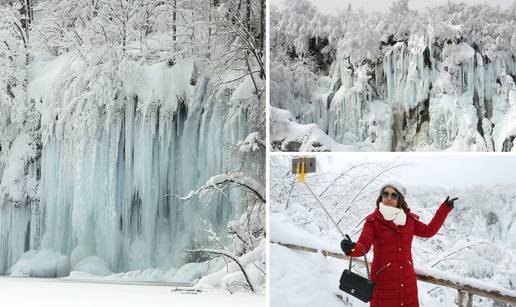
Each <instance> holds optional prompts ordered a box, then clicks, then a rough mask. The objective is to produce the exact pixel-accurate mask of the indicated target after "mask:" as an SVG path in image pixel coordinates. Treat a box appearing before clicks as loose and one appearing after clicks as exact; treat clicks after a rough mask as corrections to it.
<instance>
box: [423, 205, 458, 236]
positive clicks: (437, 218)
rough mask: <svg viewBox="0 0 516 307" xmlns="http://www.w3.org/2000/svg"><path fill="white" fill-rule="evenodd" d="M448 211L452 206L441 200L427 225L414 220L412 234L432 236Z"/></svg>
mask: <svg viewBox="0 0 516 307" xmlns="http://www.w3.org/2000/svg"><path fill="white" fill-rule="evenodd" d="M450 211H452V208H450V207H449V205H447V204H446V202H443V203H442V204H441V206H440V207H439V209H437V212H436V213H435V215H434V217H433V218H432V220H431V221H430V223H429V224H428V225H426V224H425V223H422V222H420V221H418V220H415V221H414V222H415V228H414V235H416V236H418V237H423V238H430V237H432V236H434V235H435V234H436V233H437V232H438V231H439V229H440V228H441V226H442V225H443V223H444V220H446V217H447V216H448V213H450Z"/></svg>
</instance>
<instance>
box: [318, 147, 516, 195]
mask: <svg viewBox="0 0 516 307" xmlns="http://www.w3.org/2000/svg"><path fill="white" fill-rule="evenodd" d="M391 161H397V162H399V163H409V164H410V165H409V166H403V167H401V168H399V169H396V171H394V172H392V173H390V175H389V176H391V178H389V179H393V180H397V181H399V182H402V183H404V184H406V185H409V186H410V185H418V184H424V185H432V186H443V187H458V188H463V187H467V186H471V185H478V184H480V185H492V184H515V185H516V176H515V174H516V156H514V155H510V154H505V155H503V154H502V155H500V154H482V155H478V154H443V153H433V154H419V153H418V154H413V153H412V154H399V153H360V154H357V153H341V154H332V155H331V156H330V155H324V156H317V164H318V166H319V167H318V172H319V171H320V172H324V171H328V170H333V171H339V170H344V169H346V168H347V167H348V165H349V163H354V164H356V163H358V162H391Z"/></svg>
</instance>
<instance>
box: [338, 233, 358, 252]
mask: <svg viewBox="0 0 516 307" xmlns="http://www.w3.org/2000/svg"><path fill="white" fill-rule="evenodd" d="M355 245H356V243H355V242H353V241H351V238H350V237H349V235H346V239H342V241H340V248H342V251H343V252H344V253H345V254H346V255H347V254H349V253H351V252H352V250H353V248H355Z"/></svg>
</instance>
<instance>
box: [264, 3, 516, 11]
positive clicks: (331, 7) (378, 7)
mask: <svg viewBox="0 0 516 307" xmlns="http://www.w3.org/2000/svg"><path fill="white" fill-rule="evenodd" d="M270 1H271V3H272V4H276V5H278V4H281V3H282V2H283V0H270ZM309 1H310V2H312V3H313V4H315V6H317V7H318V8H319V10H320V11H321V12H323V13H327V14H337V13H338V11H340V10H341V9H345V8H347V7H348V4H349V3H351V6H352V7H354V8H357V9H358V8H364V10H367V11H383V12H385V11H387V10H388V9H389V7H390V6H391V3H392V2H393V1H392V0H309ZM513 1H514V0H467V1H455V0H452V2H466V3H470V4H479V3H489V4H492V5H499V6H500V7H502V8H508V7H510V6H511V4H512V3H513ZM446 2H448V0H431V1H424V0H410V1H409V7H410V8H411V9H418V10H421V9H423V8H425V7H428V6H435V5H439V4H443V3H446Z"/></svg>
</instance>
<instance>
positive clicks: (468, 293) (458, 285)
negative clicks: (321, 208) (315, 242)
mask: <svg viewBox="0 0 516 307" xmlns="http://www.w3.org/2000/svg"><path fill="white" fill-rule="evenodd" d="M271 243H273V244H278V245H281V246H284V247H287V248H289V249H293V250H298V251H303V252H309V253H320V254H322V255H324V256H326V257H333V258H338V259H344V260H349V257H348V256H346V255H344V254H341V253H335V252H331V251H326V250H320V249H316V248H312V247H306V246H300V245H296V244H289V243H282V242H271ZM353 262H359V263H361V264H362V265H364V261H363V260H360V259H358V258H357V259H356V260H355V259H354V260H353ZM415 270H416V275H417V279H418V280H420V281H424V282H428V283H432V284H435V285H440V286H444V287H448V288H454V289H457V292H458V293H457V295H458V299H457V302H458V306H459V307H472V306H473V295H478V296H483V297H487V298H490V299H493V300H496V301H500V302H504V303H508V304H516V291H511V290H507V291H503V292H501V291H498V290H496V289H483V288H481V287H479V286H478V285H475V283H474V282H472V281H473V280H471V281H468V279H464V278H462V279H456V280H454V279H453V278H449V277H447V278H443V277H436V276H434V275H432V274H429V273H425V272H421V270H418V269H415Z"/></svg>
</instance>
